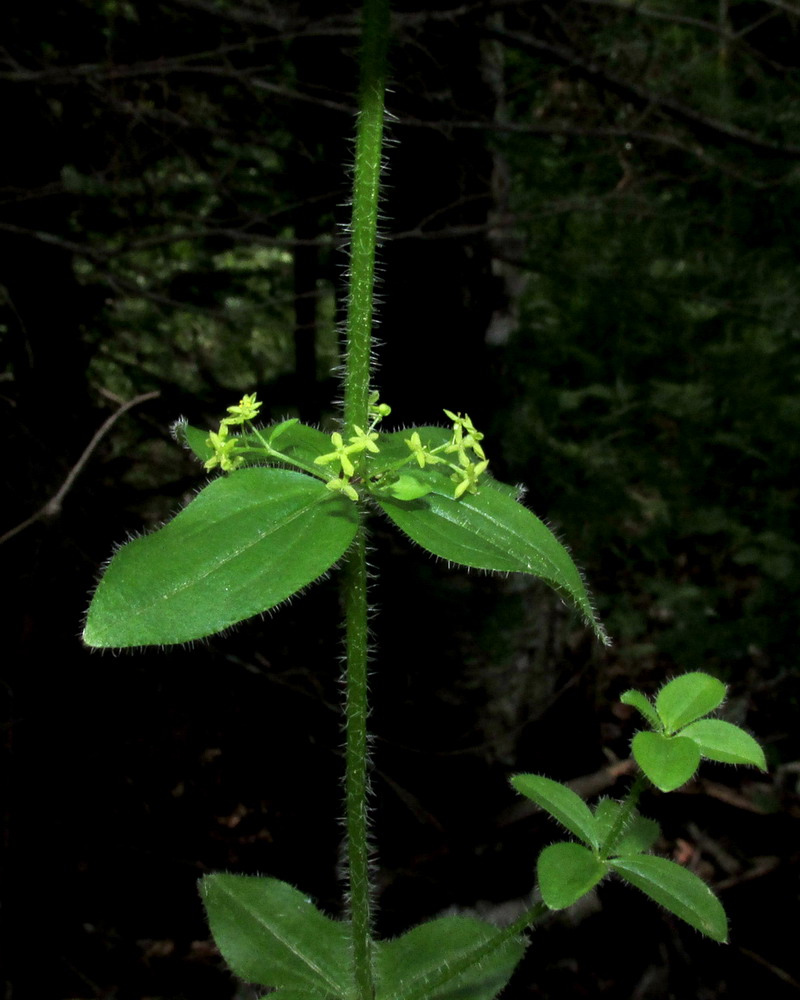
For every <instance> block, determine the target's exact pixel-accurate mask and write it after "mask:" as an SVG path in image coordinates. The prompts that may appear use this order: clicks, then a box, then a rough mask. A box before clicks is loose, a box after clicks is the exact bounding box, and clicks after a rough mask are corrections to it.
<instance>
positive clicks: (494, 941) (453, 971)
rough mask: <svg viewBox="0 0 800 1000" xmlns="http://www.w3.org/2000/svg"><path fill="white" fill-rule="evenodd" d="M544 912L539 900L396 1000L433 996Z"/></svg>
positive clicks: (529, 925) (534, 921)
mask: <svg viewBox="0 0 800 1000" xmlns="http://www.w3.org/2000/svg"><path fill="white" fill-rule="evenodd" d="M546 911H547V907H546V906H545V904H544V903H543V902H542V901H541V900H539V902H538V903H534V904H533V906H531V907H529V909H527V910H526V911H525V912H524V913H523V914H522V916H520V917H517V919H516V920H515V921H514V923H513V924H509V925H508V927H504V928H503V929H502V930H499V931H498V932H497V934H495V935H494V937H491V938H489V940H488V941H487V942H486V943H485V944H484V945H483V946H482V947H480V948H476V949H475V950H474V951H471V952H470V953H469V954H468V955H466V956H465V957H464V958H461V959H456V960H455V961H452V962H449V963H448V964H447V965H446V966H445V967H444V968H441V969H438V970H437V971H436V972H435V973H433V975H431V976H429V977H427V978H426V979H424V980H422V982H419V983H417V984H416V985H415V986H414V987H412V988H411V989H410V990H409V991H408V993H401V994H400V996H399V997H398V998H397V1000H426V998H427V997H431V996H434V995H435V994H436V993H438V992H439V991H440V990H441V989H442V987H444V986H446V985H447V984H448V983H449V982H452V981H453V980H454V979H455V978H456V977H457V976H460V975H461V974H462V973H464V972H467V971H469V969H471V968H473V966H475V965H479V964H480V963H481V962H482V961H483V960H484V959H486V958H489V957H490V956H491V955H493V954H494V953H495V952H496V951H497V949H498V948H501V947H502V946H503V945H504V944H505V943H506V941H512V940H513V939H514V938H515V937H517V936H518V935H519V934H521V933H522V932H523V931H524V930H526V929H527V928H528V927H532V926H533V925H534V924H535V923H536V921H537V920H538V919H539V918H540V917H541V916H542V915H543V914H544V913H545V912H546Z"/></svg>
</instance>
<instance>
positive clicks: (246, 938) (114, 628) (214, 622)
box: [84, 0, 764, 1000]
mask: <svg viewBox="0 0 800 1000" xmlns="http://www.w3.org/2000/svg"><path fill="white" fill-rule="evenodd" d="M388 21H389V18H388V8H387V5H386V3H385V2H384V0H366V4H365V11H364V46H363V54H362V83H361V94H360V107H361V111H360V116H359V122H358V130H357V137H356V153H355V171H354V190H353V219H352V236H351V261H350V284H349V299H348V315H347V361H346V370H345V396H344V413H343V418H342V424H341V429H340V430H339V431H336V432H334V433H333V434H332V435H327V434H324V433H323V432H321V431H319V430H317V429H316V428H314V427H310V426H307V425H304V424H302V423H300V422H299V421H298V420H295V419H289V420H284V421H281V422H279V423H276V424H272V425H269V426H267V427H258V426H257V424H256V423H255V421H256V419H257V417H258V411H259V408H260V405H261V404H260V403H259V402H258V400H257V398H256V395H255V394H252V395H246V396H244V397H243V398H242V399H241V400H240V402H239V403H238V404H236V405H234V406H230V407H229V408H228V415H227V416H226V417H224V418H223V420H222V421H221V423H220V425H219V428H218V429H217V430H216V431H212V432H211V433H208V432H206V431H201V430H198V429H196V428H192V427H189V426H186V425H179V427H178V433H179V436H180V437H181V438H182V440H183V441H184V442H185V443H186V444H187V445H188V446H189V447H190V448H191V449H192V450H193V451H194V452H195V454H196V455H197V456H198V457H199V458H200V460H201V461H202V462H203V464H204V467H205V468H206V469H207V470H215V469H219V470H220V472H221V473H223V475H221V476H220V477H219V478H217V479H215V480H213V481H212V482H211V483H210V484H209V485H208V486H206V487H205V488H204V489H203V490H201V491H200V493H199V494H198V495H197V497H196V498H195V499H194V500H193V501H192V502H191V503H190V504H189V505H188V506H187V507H186V508H185V509H184V510H183V511H182V512H181V513H180V514H178V515H177V516H176V517H175V518H174V519H173V520H172V521H170V522H169V523H168V524H167V525H165V526H164V527H163V528H161V529H160V530H159V531H157V532H155V533H154V534H152V535H149V536H146V537H142V538H137V539H134V540H133V541H131V542H129V543H128V544H126V545H125V546H123V547H122V548H120V549H119V550H118V551H117V552H116V554H115V555H114V557H113V558H112V560H111V562H110V563H109V565H108V567H107V569H106V571H105V573H104V575H103V577H102V579H101V581H100V583H99V585H98V588H97V590H96V592H95V595H94V598H93V600H92V603H91V606H90V609H89V613H88V616H87V620H86V624H85V630H84V640H85V641H86V643H87V644H88V645H90V646H95V647H113V648H124V647H136V646H143V645H166V644H175V643H183V642H188V641H191V640H194V639H199V638H202V637H204V636H208V635H211V634H214V633H217V632H220V631H223V630H224V629H226V628H228V627H230V626H232V625H234V624H236V623H237V622H240V621H243V620H244V619H247V618H249V617H252V616H253V615H257V614H260V613H263V612H264V611H266V610H268V609H269V608H272V607H275V606H276V605H278V604H280V603H281V602H282V601H284V600H286V599H287V598H289V597H290V596H292V595H293V594H296V593H298V592H299V591H301V590H302V589H303V588H304V587H305V586H307V585H308V584H310V583H312V582H313V581H314V580H316V579H319V578H320V577H321V576H323V575H324V574H325V573H326V572H328V570H330V569H331V568H332V567H333V566H334V565H336V564H337V563H339V562H340V561H341V562H342V565H343V573H342V586H343V594H344V611H345V625H346V628H345V636H346V639H345V644H346V685H345V691H346V695H345V716H346V768H345V812H346V830H347V883H348V884H347V899H348V917H347V919H346V920H342V921H337V920H333V919H330V918H329V917H327V916H325V915H324V914H322V913H321V912H320V911H319V910H317V909H316V907H315V906H314V905H313V903H312V902H311V900H310V899H308V898H307V897H306V896H304V895H303V894H302V893H300V892H299V891H298V890H297V889H295V888H293V887H292V886H289V885H287V884H285V883H283V882H279V881H277V880H274V879H269V878H255V877H249V876H239V875H229V874H214V875H209V876H206V877H205V878H204V879H203V880H202V885H201V891H202V895H203V899H204V901H205V904H206V908H207V911H208V917H209V922H210V925H211V930H212V933H213V935H214V938H215V940H216V942H217V944H218V946H219V948H220V950H221V952H222V954H223V955H224V957H225V958H226V960H227V962H228V964H229V965H230V967H231V968H232V969H233V970H234V971H235V972H236V973H237V974H238V975H240V976H242V977H243V978H244V979H246V980H248V981H250V982H254V983H258V984H260V985H263V986H264V987H270V988H273V989H274V988H277V989H278V996H279V997H281V998H283V1000H311V998H312V997H313V998H320V997H336V998H341V1000H354V998H358V1000H373V998H374V997H385V998H387V1000H388V998H390V997H391V998H392V1000H422V998H431V997H446V996H453V995H454V994H455V993H456V992H458V993H459V994H460V995H463V996H465V997H469V998H474V1000H484V998H486V1000H489V998H491V997H493V996H494V995H496V994H497V992H498V991H499V990H500V989H502V987H503V986H504V985H505V983H506V982H507V981H508V978H509V977H510V975H511V973H512V971H513V969H514V967H515V965H516V964H517V962H518V961H519V959H520V957H521V955H522V953H523V950H524V941H523V938H522V936H521V935H522V932H523V931H524V930H525V928H527V927H528V926H530V925H532V924H533V923H534V922H535V921H536V920H537V919H538V918H539V917H540V916H541V915H542V914H543V913H544V912H545V910H546V909H547V908H548V907H549V908H551V909H560V908H562V907H564V906H568V905H570V904H571V903H572V902H574V901H575V900H577V899H578V898H580V896H582V895H583V894H585V893H586V892H588V891H589V890H590V889H592V888H593V887H594V885H596V884H597V883H598V882H599V881H600V880H601V879H602V878H603V877H604V876H605V875H606V874H607V873H610V872H616V873H617V874H619V875H621V876H622V877H623V878H624V879H626V880H627V881H629V882H630V883H632V884H633V885H635V886H637V887H638V888H640V889H643V890H644V891H645V892H646V893H648V894H649V895H650V896H651V897H652V898H654V899H655V900H656V901H657V902H659V903H661V904H662V905H664V906H666V907H667V908H668V909H670V910H671V911H672V912H674V913H676V914H677V915H678V916H680V917H681V918H683V919H684V920H686V921H688V922H689V923H690V924H692V925H693V926H694V927H697V928H698V929H700V930H701V931H703V932H704V933H706V934H708V935H709V936H711V937H713V938H715V939H716V940H725V938H726V921H725V916H724V913H723V911H722V908H721V905H720V904H719V902H718V901H717V900H716V898H715V897H714V896H713V895H712V894H711V892H710V890H708V889H707V888H706V887H705V885H704V884H703V883H702V882H701V881H700V880H699V879H697V878H696V876H694V875H692V874H691V873H689V872H687V871H685V870H684V869H682V868H680V867H679V866H678V865H675V864H673V863H671V862H668V861H665V860H663V859H660V858H656V857H653V856H651V855H648V854H646V853H645V851H646V850H647V849H648V848H649V847H650V846H651V844H652V843H653V840H654V838H655V836H656V835H657V832H658V831H657V827H656V825H655V824H654V823H652V822H651V821H649V820H645V819H643V818H642V817H640V816H639V815H638V813H637V812H636V809H635V806H636V802H637V800H638V797H639V794H640V792H641V788H642V786H643V783H644V781H645V777H642V778H640V779H638V780H637V781H636V782H635V783H634V786H633V788H632V789H631V792H630V793H629V795H628V797H627V799H626V800H625V801H624V802H623V803H621V804H620V803H614V802H611V801H603V802H601V803H600V804H599V805H598V806H597V808H596V809H595V811H594V812H592V811H591V810H590V809H589V807H588V806H587V805H586V804H585V803H584V802H583V801H582V800H581V799H579V798H578V797H577V796H576V795H575V794H574V793H573V792H571V791H570V790H569V789H568V788H566V787H565V786H562V785H559V784H558V783H557V782H554V781H551V780H550V779H547V778H542V777H538V776H535V775H517V776H516V777H515V778H514V779H513V784H514V786H515V788H516V789H517V791H519V792H521V793H522V794H523V795H526V796H528V797H529V798H531V799H533V801H535V802H536V803H537V804H539V805H540V806H541V807H542V808H544V809H546V810H547V811H549V812H550V813H551V814H552V815H553V816H554V817H555V818H556V819H557V820H558V821H559V822H561V823H562V824H563V825H564V826H565V827H566V828H567V829H568V830H569V831H570V832H571V833H573V834H574V835H575V836H577V837H578V838H579V840H580V841H581V842H580V843H563V844H554V845H551V846H550V847H548V848H546V849H545V850H544V851H543V852H542V854H541V856H540V858H539V862H538V875H539V890H540V893H541V899H536V900H535V901H533V902H532V904H531V907H530V908H529V909H528V910H527V911H526V912H525V913H524V914H523V915H522V916H521V917H520V918H519V919H518V920H516V921H515V922H514V923H513V924H512V925H511V926H509V927H507V928H505V929H503V930H498V929H497V928H495V927H493V926H492V925H490V924H487V923H484V922H481V921H478V920H473V919H468V918H463V917H455V916H454V917H446V918H442V919H438V920H434V921H431V922H429V923H426V924H422V925H420V926H418V927H415V928H413V929H412V930H410V931H408V932H407V933H406V934H404V935H402V936H401V937H399V938H397V939H394V940H390V941H376V940H374V938H373V936H372V911H373V895H372V886H371V881H370V873H369V851H368V826H367V811H366V799H367V772H368V753H367V729H366V720H367V716H368V698H367V661H368V640H367V615H368V598H367V567H366V544H367V530H368V527H367V515H368V514H370V513H372V512H373V511H375V512H380V513H382V514H383V515H385V516H386V517H388V518H389V520H390V521H392V522H394V524H395V525H396V526H397V527H398V528H399V529H400V530H401V531H402V532H403V533H404V534H406V535H407V536H408V537H409V538H411V539H412V540H413V541H415V542H417V543H418V544H419V545H420V546H422V547H423V548H424V549H426V550H427V551H428V552H430V553H432V554H433V555H435V556H437V557H439V558H442V559H446V560H448V561H449V562H453V563H458V564H461V565H464V566H468V567H474V568H478V569H482V570H489V571H494V572H501V573H508V572H519V573H528V574H532V575H534V576H537V577H539V578H541V579H543V580H545V581H546V582H547V583H548V584H549V585H550V586H551V587H553V588H554V589H555V590H556V591H558V592H559V593H560V594H561V595H563V596H564V597H565V598H566V599H568V600H569V601H571V602H572V603H573V604H574V605H575V607H576V608H577V609H578V610H579V611H580V613H581V614H582V615H583V616H584V618H585V620H586V621H587V623H588V624H589V626H590V627H591V628H592V629H593V630H594V632H595V634H596V635H597V637H598V638H599V639H600V640H601V641H602V642H606V643H607V642H608V638H607V636H606V634H605V631H604V630H603V627H602V625H601V624H600V623H599V621H598V619H597V617H596V615H595V613H594V610H593V608H592V605H591V602H590V599H589V596H588V593H587V590H586V587H585V585H584V583H583V580H582V578H581V575H580V573H579V571H578V569H577V567H576V566H575V564H574V562H573V561H572V559H571V557H570V555H569V553H568V552H567V550H566V549H565V548H564V546H563V545H562V544H561V543H560V542H559V541H558V540H557V539H556V537H555V536H554V535H553V533H552V532H551V531H550V530H549V529H548V528H547V527H546V525H545V524H543V523H542V522H541V521H540V520H539V519H538V518H536V517H535V516H534V515H533V514H532V513H531V512H530V511H529V510H527V509H526V508H525V507H524V506H523V505H522V504H521V503H520V492H519V490H518V489H515V488H513V487H511V486H507V485H504V484H502V483H499V482H497V481H496V480H495V479H494V478H493V477H492V476H491V474H490V472H489V471H488V465H489V459H488V458H487V456H486V452H485V451H484V447H483V444H482V440H483V434H482V433H481V432H480V431H479V430H478V429H477V428H476V427H475V426H474V424H473V423H472V421H471V420H470V418H469V416H467V415H465V414H464V415H462V414H460V413H454V412H451V411H449V410H445V411H444V412H445V414H446V416H447V417H448V421H449V426H447V427H429V426H425V427H411V428H409V429H407V430H403V431H394V432H392V431H389V432H386V431H383V430H382V429H381V425H382V423H383V421H384V419H385V418H387V417H388V416H389V415H390V413H391V410H390V407H389V406H388V405H387V404H385V403H382V402H380V400H379V396H378V394H377V392H375V390H374V389H373V388H372V387H371V384H370V375H371V355H370V349H371V330H372V323H373V316H372V309H373V285H374V267H375V245H376V233H377V212H378V189H379V178H380V167H381V156H382V143H383V134H382V132H383V118H384V107H383V95H384V87H385V49H386V44H387V37H388ZM724 693H725V689H724V686H723V685H722V684H721V683H720V682H718V681H716V680H714V679H713V678H711V677H708V676H707V675H705V674H690V675H686V676H684V677H682V678H677V679H676V680H674V681H672V682H670V684H668V685H667V686H666V687H665V688H664V689H663V690H662V692H661V693H660V694H659V696H658V698H657V700H656V702H655V705H652V704H651V703H650V702H649V701H648V700H647V699H646V698H645V697H644V695H641V694H639V693H637V692H629V693H628V694H626V695H625V696H624V698H623V700H625V701H626V702H627V703H628V704H631V705H634V706H635V707H636V708H638V709H639V710H640V711H641V712H642V714H643V715H644V717H645V719H646V721H647V722H648V724H649V725H650V730H649V731H647V732H642V733H640V734H638V735H637V737H636V738H635V740H634V745H633V751H634V755H635V757H636V759H637V761H638V763H639V764H640V767H641V769H642V772H643V775H644V776H646V777H647V778H650V779H651V780H652V781H653V783H654V784H656V785H657V786H658V787H659V788H661V789H662V790H669V789H671V788H675V787H677V786H678V785H680V784H682V783H683V782H685V781H686V780H688V779H689V778H690V777H691V775H692V774H693V773H694V772H695V770H696V769H697V766H698V764H699V762H700V758H701V757H707V758H710V759H712V760H723V761H728V762H732V763H747V764H755V765H757V766H760V767H763V766H764V759H763V754H762V753H761V750H760V748H759V747H758V745H757V744H756V743H755V741H753V740H752V739H751V738H750V737H749V736H748V735H747V734H746V733H744V732H743V731H742V730H740V729H737V727H735V726H732V725H730V724H729V723H725V722H722V721H719V720H714V719H704V718H702V717H703V716H705V715H707V714H708V713H709V712H710V711H713V710H714V709H715V708H716V707H717V706H718V705H719V704H720V703H721V701H722V698H723V696H724Z"/></svg>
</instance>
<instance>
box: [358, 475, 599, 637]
mask: <svg viewBox="0 0 800 1000" xmlns="http://www.w3.org/2000/svg"><path fill="white" fill-rule="evenodd" d="M423 471H424V470H423ZM481 482H483V480H481ZM376 499H377V501H378V504H379V506H380V507H381V508H382V510H383V511H384V512H385V513H386V515H387V516H388V517H389V518H390V519H391V520H392V521H394V523H395V524H396V525H397V527H398V528H400V530H401V531H403V532H405V533H406V534H407V535H408V536H409V537H410V538H411V539H413V541H415V542H417V544H419V545H421V546H422V547H423V548H424V549H427V550H428V552H431V553H433V555H435V556H439V557H440V558H442V559H447V560H448V561H449V562H454V563H459V564H461V565H462V566H473V567H475V568H476V569H486V570H493V571H495V572H499V573H530V574H531V575H533V576H538V577H540V578H541V579H543V580H545V581H546V582H547V583H549V584H550V586H551V587H553V588H554V589H555V590H557V591H558V592H559V593H560V594H562V596H566V597H568V598H570V599H571V600H572V601H573V602H574V603H575V605H576V606H577V607H578V608H579V610H580V611H581V612H582V613H583V616H584V618H585V619H586V621H587V623H588V624H590V625H591V626H592V628H593V629H594V631H595V634H596V635H597V636H598V638H599V639H600V640H601V641H602V642H605V643H608V642H609V639H608V636H607V635H606V632H605V630H604V629H603V626H602V625H601V624H600V622H599V621H598V620H597V618H596V616H595V614H594V610H593V609H592V605H591V602H590V600H589V596H588V594H587V592H586V587H585V586H584V583H583V580H582V578H581V575H580V573H579V572H578V568H577V567H576V565H575V563H574V562H573V561H572V559H571V557H570V555H569V553H568V552H567V550H566V549H565V548H564V546H563V545H562V544H561V543H560V542H559V541H558V539H557V538H556V537H555V535H554V534H553V533H552V532H551V531H550V529H549V528H548V527H547V526H546V525H544V524H543V523H542V522H541V521H540V520H539V518H538V517H536V516H535V515H534V514H532V513H531V512H530V511H529V510H528V509H527V508H526V507H523V506H522V504H520V503H518V502H517V501H516V500H514V499H513V497H512V496H511V495H510V494H509V493H508V492H507V491H501V490H498V489H495V488H494V487H493V486H490V485H488V484H487V485H486V486H482V488H481V491H480V493H478V494H477V495H473V494H471V493H465V494H464V496H463V497H462V498H461V499H460V500H453V499H452V497H450V496H443V495H441V494H439V493H436V492H432V493H430V494H429V495H428V496H426V497H423V498H422V499H420V500H415V501H413V502H411V503H402V502H400V501H396V500H389V499H383V498H376Z"/></svg>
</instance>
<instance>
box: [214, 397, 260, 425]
mask: <svg viewBox="0 0 800 1000" xmlns="http://www.w3.org/2000/svg"><path fill="white" fill-rule="evenodd" d="M260 409H261V403H259V402H258V401H257V400H256V394H255V393H251V394H250V395H249V396H242V398H241V399H240V400H239V402H238V403H237V404H236V406H229V407H228V413H230V416H229V417H225V419H224V420H223V421H222V423H223V424H231V425H234V424H243V423H244V422H245V420H252V419H253V418H254V417H256V416H258V411H259V410H260Z"/></svg>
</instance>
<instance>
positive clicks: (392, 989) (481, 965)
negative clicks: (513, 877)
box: [376, 917, 525, 1000]
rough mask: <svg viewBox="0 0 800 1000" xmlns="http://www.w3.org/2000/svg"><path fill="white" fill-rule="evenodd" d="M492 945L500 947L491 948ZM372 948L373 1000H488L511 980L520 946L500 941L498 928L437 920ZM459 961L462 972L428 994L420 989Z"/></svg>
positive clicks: (470, 921) (462, 920)
mask: <svg viewBox="0 0 800 1000" xmlns="http://www.w3.org/2000/svg"><path fill="white" fill-rule="evenodd" d="M492 942H497V943H498V945H499V946H498V947H497V948H492V947H491V945H492ZM376 948H377V957H376V963H377V973H378V975H377V998H378V1000H403V998H404V997H406V996H408V995H409V994H414V995H417V994H419V995H421V996H422V995H424V996H425V997H426V998H427V1000H450V998H451V1000H457V998H460V1000H463V998H466V997H468V998H469V1000H492V997H494V996H496V995H497V994H498V993H499V992H500V990H501V989H503V987H504V986H505V985H506V983H507V982H508V980H509V979H510V978H511V973H512V972H513V971H514V967H515V966H516V964H517V963H518V962H519V960H520V958H522V953H523V952H524V950H525V944H524V942H523V940H522V938H521V937H513V938H506V939H505V940H503V937H502V932H501V931H499V930H498V928H496V927H493V926H492V925H491V924H486V923H483V922H482V921H480V920H473V919H471V918H469V917H441V918H440V919H438V920H432V921H430V923H426V924H420V925H419V926H418V927H414V928H413V929H412V930H410V931H408V932H407V933H406V934H403V935H402V937H399V938H395V939H394V940H392V941H381V942H380V943H378V944H377V946H376ZM472 958H474V959H476V961H475V962H474V963H471V962H470V959H472ZM462 963H466V964H467V968H466V969H464V971H462V972H459V973H457V974H456V975H455V976H454V977H453V978H452V979H450V980H449V981H448V982H446V983H444V984H443V985H441V986H439V987H438V988H437V987H435V986H434V988H433V989H432V991H431V992H429V990H428V989H426V988H425V984H426V983H427V982H431V981H432V982H435V980H436V979H438V978H439V975H438V974H439V973H440V972H441V971H443V970H444V969H446V968H454V967H455V966H457V965H459V964H462Z"/></svg>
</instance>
